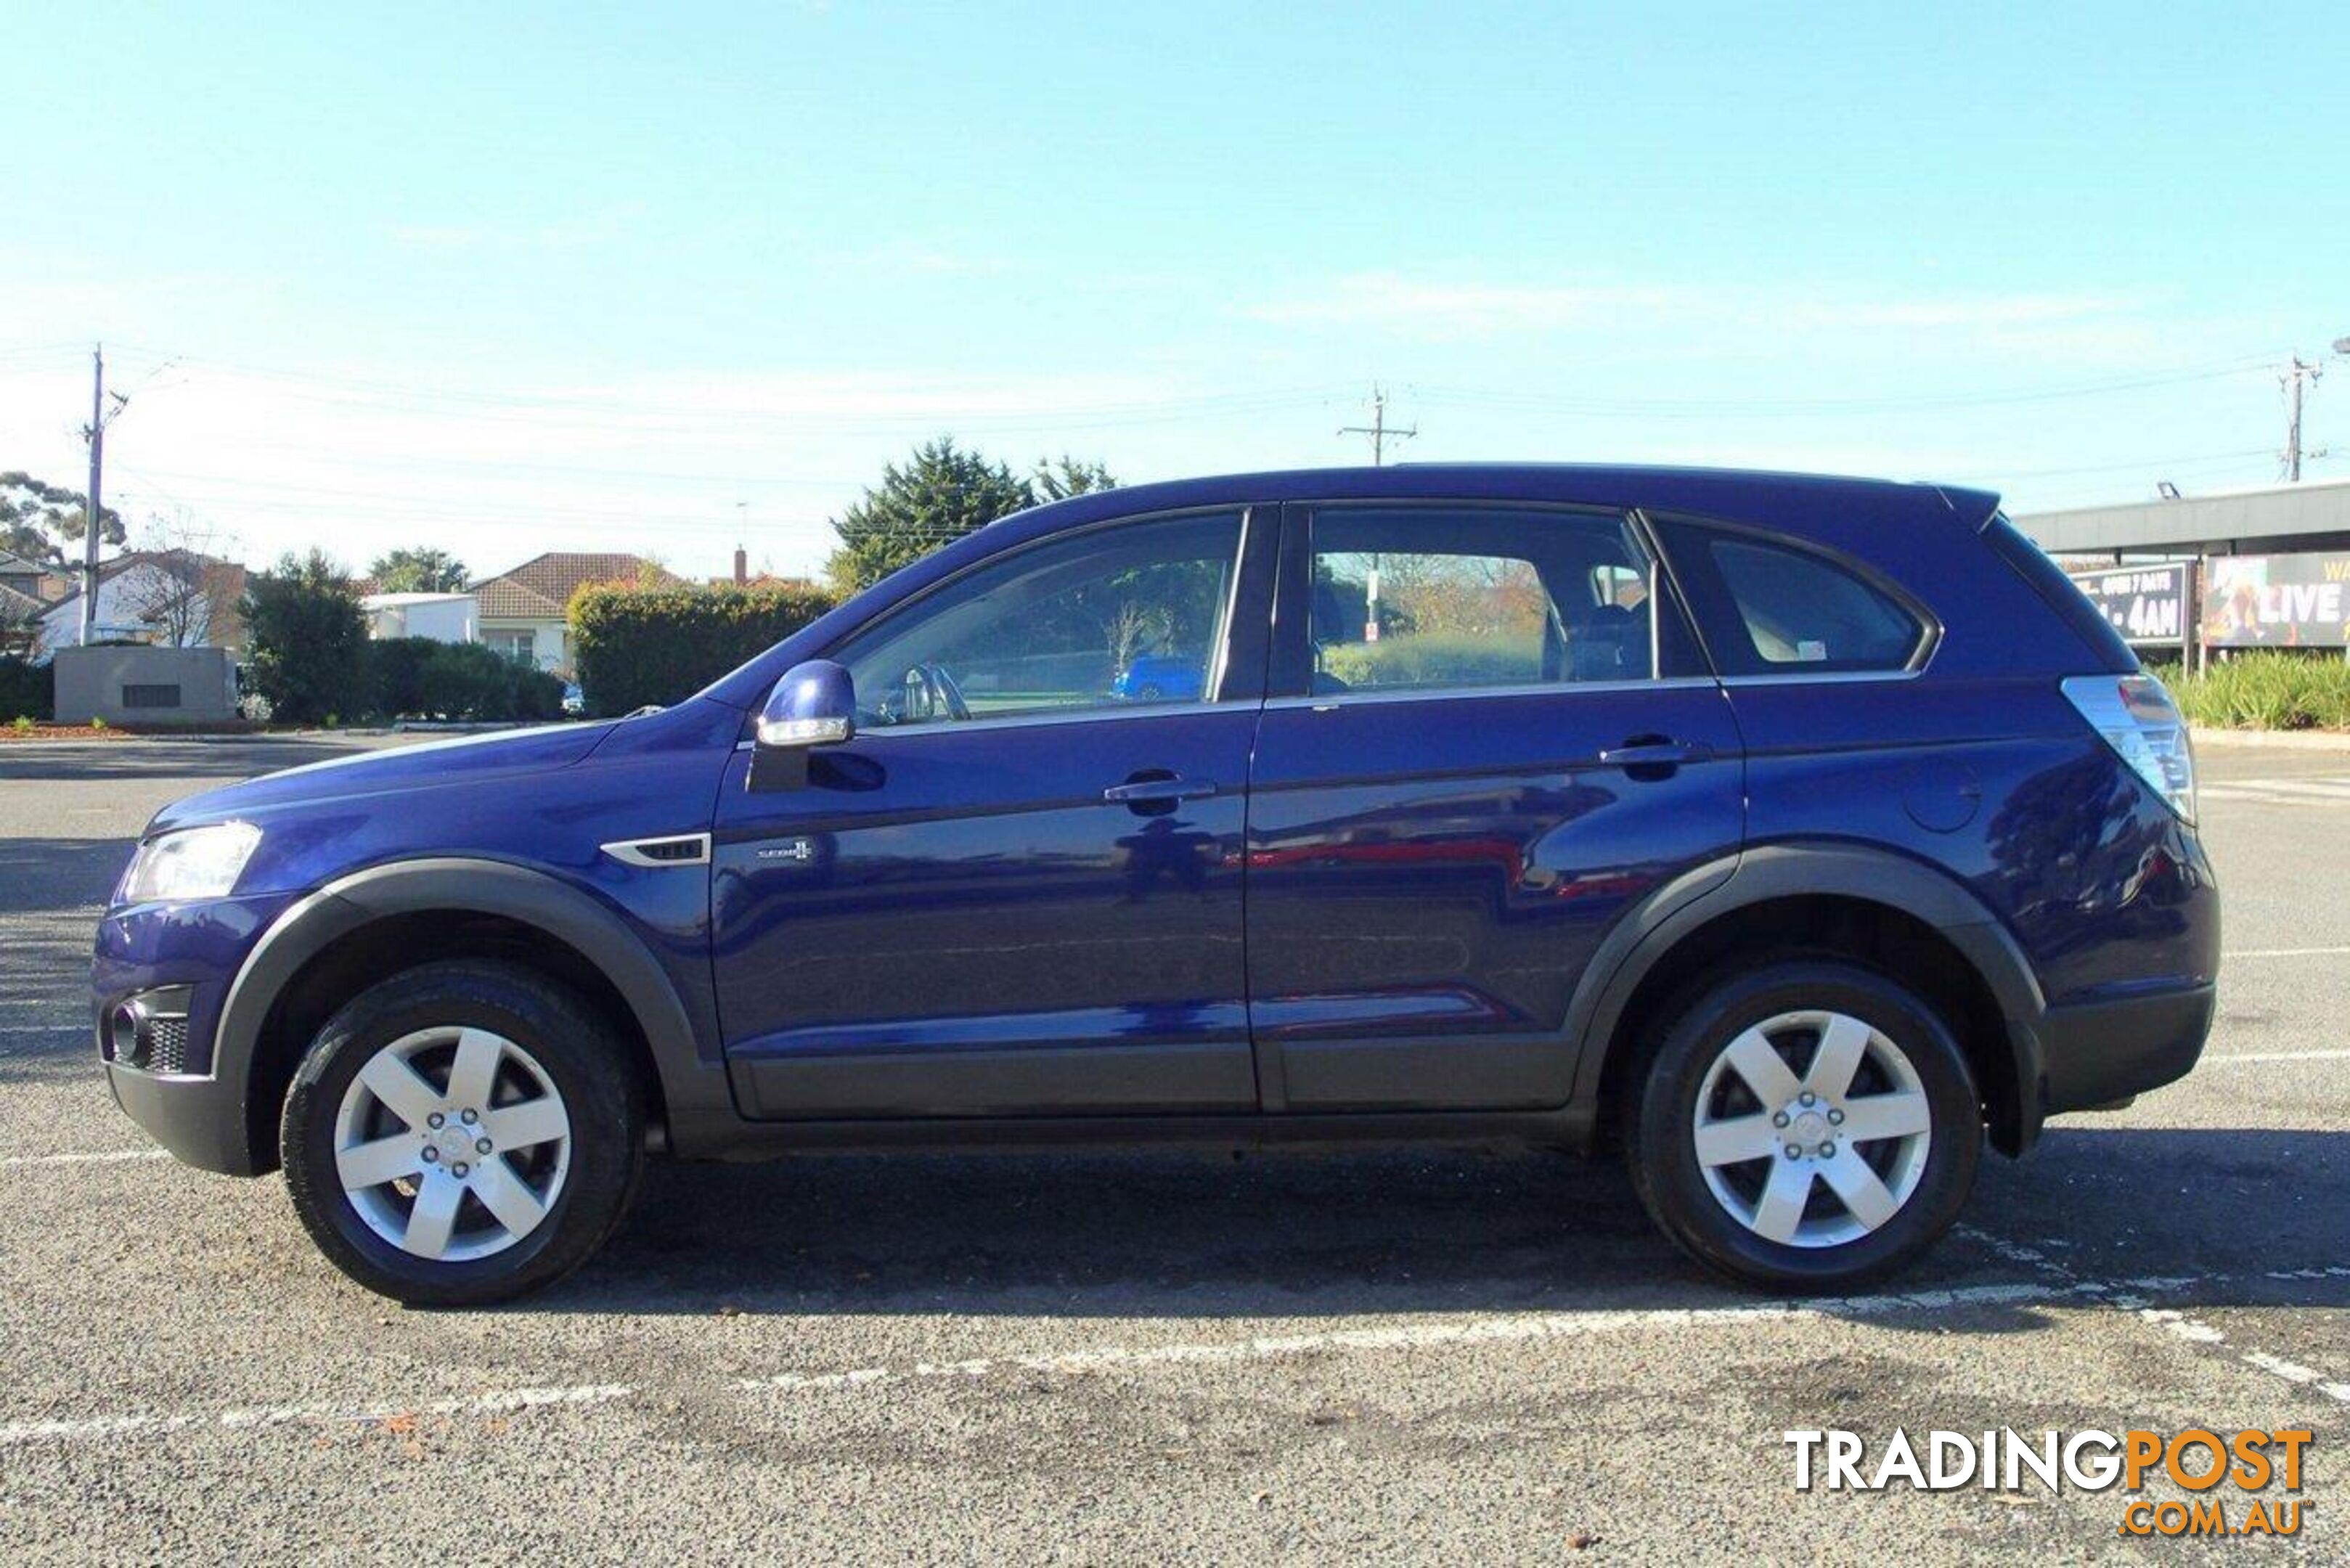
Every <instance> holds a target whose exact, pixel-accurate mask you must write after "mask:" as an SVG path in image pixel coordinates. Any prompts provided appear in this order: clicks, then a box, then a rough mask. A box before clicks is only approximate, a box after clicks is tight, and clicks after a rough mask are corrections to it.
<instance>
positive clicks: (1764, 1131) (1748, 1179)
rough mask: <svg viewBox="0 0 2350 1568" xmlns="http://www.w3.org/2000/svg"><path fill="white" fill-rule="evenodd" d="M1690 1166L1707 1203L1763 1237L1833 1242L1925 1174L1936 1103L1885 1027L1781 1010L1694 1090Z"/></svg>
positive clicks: (1855, 1233)
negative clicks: (1694, 1165) (1693, 1161)
mask: <svg viewBox="0 0 2350 1568" xmlns="http://www.w3.org/2000/svg"><path fill="white" fill-rule="evenodd" d="M1696 1132H1697V1162H1698V1166H1699V1168H1700V1169H1701V1170H1702V1171H1703V1172H1704V1174H1705V1184H1706V1186H1707V1188H1708V1189H1711V1192H1712V1193H1713V1197H1714V1201H1715V1202H1717V1203H1719V1204H1721V1207H1722V1209H1723V1210H1725V1211H1726V1212H1727V1213H1729V1214H1730V1216H1731V1218H1732V1219H1734V1220H1737V1221H1738V1222H1739V1223H1740V1224H1742V1225H1743V1226H1745V1227H1746V1229H1748V1230H1749V1231H1753V1232H1754V1233H1755V1234H1756V1235H1758V1236H1760V1237H1762V1238H1763V1240H1765V1241H1777V1242H1780V1243H1782V1244H1783V1245H1785V1246H1790V1247H1837V1246H1842V1245H1843V1244H1845V1243H1846V1242H1847V1241H1858V1240H1859V1239H1860V1238H1861V1237H1863V1236H1866V1235H1868V1234H1869V1233H1870V1232H1871V1231H1876V1230H1877V1228H1878V1227H1879V1226H1881V1225H1883V1224H1884V1223H1885V1222H1886V1221H1887V1220H1890V1219H1892V1218H1893V1216H1894V1215H1896V1214H1898V1213H1899V1212H1900V1210H1901V1206H1902V1205H1903V1204H1905V1203H1907V1202H1908V1200H1909V1197H1910V1195H1911V1194H1912V1193H1914V1192H1916V1191H1917V1190H1918V1180H1919V1179H1921V1178H1922V1177H1923V1176H1924V1175H1925V1173H1926V1155H1927V1151H1928V1149H1929V1147H1931V1145H1932V1142H1933V1116H1932V1107H1931V1106H1929V1105H1928V1103H1927V1100H1926V1089H1925V1085H1924V1084H1923V1083H1921V1082H1920V1081H1919V1079H1918V1069H1917V1068H1916V1066H1914V1065H1913V1064H1911V1063H1910V1060H1909V1058H1908V1055H1906V1054H1904V1053H1903V1052H1902V1050H1901V1047H1900V1046H1898V1045H1897V1044H1894V1043H1893V1042H1892V1041H1891V1040H1890V1039H1888V1038H1887V1036H1886V1035H1885V1034H1884V1033H1883V1032H1881V1031H1879V1030H1877V1029H1875V1028H1872V1027H1870V1025H1868V1024H1867V1023H1864V1022H1863V1021H1862V1020H1860V1019H1857V1018H1854V1017H1852V1016H1851V1015H1849V1014H1847V1013H1842V1012H1828V1011H1825V1010H1806V1011H1804V1012H1783V1013H1781V1014H1779V1015H1778V1016H1777V1017H1775V1018H1770V1019H1765V1020H1764V1021H1763V1022H1762V1023H1757V1024H1755V1025H1754V1026H1753V1027H1752V1028H1751V1029H1748V1030H1745V1031H1744V1032H1742V1033H1740V1034H1739V1035H1738V1036H1737V1037H1736V1038H1735V1039H1733V1040H1731V1042H1730V1044H1727V1045H1724V1046H1723V1047H1722V1048H1721V1054H1719V1055H1717V1056H1716V1057H1715V1058H1714V1061H1713V1065H1712V1066H1711V1068H1709V1069H1708V1070H1707V1072H1706V1075H1705V1082H1704V1083H1703V1084H1702V1085H1700V1087H1699V1089H1698V1096H1697V1113H1696Z"/></svg>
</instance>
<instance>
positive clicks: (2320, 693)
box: [2162, 653, 2350, 730]
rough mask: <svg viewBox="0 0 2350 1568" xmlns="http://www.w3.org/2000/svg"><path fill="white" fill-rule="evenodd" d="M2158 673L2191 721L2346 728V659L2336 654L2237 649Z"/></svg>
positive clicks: (2349, 675)
mask: <svg viewBox="0 0 2350 1568" xmlns="http://www.w3.org/2000/svg"><path fill="white" fill-rule="evenodd" d="M2162 678H2163V681H2164V683H2165V684H2166V685H2168V687H2169V688H2170V694H2171V696H2172V697H2174V698H2176V699H2177V700H2178V707H2179V710H2180V711H2182V712H2184V713H2185V714H2186V715H2187V717H2188V719H2189V722H2193V723H2197V724H2202V725H2206V726H2209V727H2210V728H2212V729H2215V730H2350V663H2345V662H2344V661H2343V659H2342V658H2341V657H2340V656H2339V655H2331V656H2322V657H2317V658H2308V657H2303V656H2300V655H2296V654H2291V653H2240V654H2238V655H2237V656H2236V657H2235V658H2233V659H2228V660H2226V661H2225V662H2224V663H2223V662H2221V661H2220V660H2219V659H2213V660H2212V661H2211V664H2210V667H2209V668H2208V669H2206V670H2204V671H2203V672H2202V673H2201V674H2199V675H2182V674H2180V673H2179V672H2178V670H2177V669H2176V668H2175V667H2174V668H2173V669H2171V670H2165V671H2163V672H2162Z"/></svg>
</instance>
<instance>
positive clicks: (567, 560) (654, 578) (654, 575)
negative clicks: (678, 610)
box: [469, 550, 678, 677]
mask: <svg viewBox="0 0 2350 1568" xmlns="http://www.w3.org/2000/svg"><path fill="white" fill-rule="evenodd" d="M677 580H678V579H677V578H675V577H673V576H671V575H670V574H669V573H668V572H666V571H664V570H662V569H661V568H660V566H656V565H654V564H653V563H652V562H650V561H648V560H646V559H645V558H644V557H643V556H629V555H618V554H612V555H607V554H593V553H577V552H571V551H563V550H550V551H548V552H547V553H546V555H544V556H536V557H534V558H532V559H530V560H527V561H525V562H524V563H523V564H522V565H521V566H516V567H515V569H514V570H513V571H511V572H505V573H502V574H501V575H499V576H494V577H484V578H483V579H482V580H481V581H480V582H477V583H475V584H474V585H473V587H472V588H471V589H470V590H469V591H470V592H471V593H472V595H473V639H474V640H475V641H476V642H484V643H487V644H488V645H489V646H490V647H492V648H494V649H497V650H498V651H499V652H500V653H503V654H504V655H505V656H506V657H507V658H509V659H514V660H515V661H516V662H518V663H523V664H529V665H534V666H536V668H538V669H540V670H553V671H554V672H555V673H556V674H557V675H562V676H566V677H568V676H569V675H570V673H571V632H570V628H569V627H568V625H567V622H566V619H565V616H566V613H567V611H568V609H569V608H570V605H571V596H572V595H573V594H574V593H577V591H578V590H579V589H580V588H582V587H586V586H587V584H589V583H648V584H653V583H672V582H676V581H677Z"/></svg>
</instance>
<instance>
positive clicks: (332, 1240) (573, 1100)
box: [280, 962, 644, 1306]
mask: <svg viewBox="0 0 2350 1568" xmlns="http://www.w3.org/2000/svg"><path fill="white" fill-rule="evenodd" d="M643 1126H644V1112H643V1105H642V1096H641V1093H640V1091H639V1089H638V1087H637V1085H636V1082H635V1077H634V1075H633V1074H632V1073H631V1072H630V1071H629V1066H628V1057H627V1056H626V1055H625V1054H624V1052H623V1047H622V1045H621V1044H620V1042H619V1041H618V1040H617V1039H615V1038H614V1037H613V1035H612V1032H611V1031H610V1029H609V1028H608V1027H607V1026H606V1025H605V1024H603V1023H601V1022H600V1021H598V1019H597V1018H596V1017H595V1016H594V1014H593V1012H591V1011H590V1009H589V1008H588V1007H587V1004H586V1003H585V1002H582V1001H581V1000H580V999H579V998H578V997H577V995H575V994H574V993H572V992H569V991H567V990H566V989H565V988H563V987H561V986H559V985H556V984H555V983H553V982H551V981H547V980H546V979H545V978H544V977H542V976H540V975H538V974H536V973H534V972H532V971H528V970H525V969H520V968H516V967H514V966H510V965H505V964H497V963H482V962H452V963H435V964H428V965H425V966H423V967H421V968H418V969H414V970H411V971H407V972H406V973H403V974H400V975H397V976H395V977H393V978H392V979H390V980H388V981H383V982H382V983H380V984H379V985H376V986H374V987H372V988H370V989H369V990H368V991H366V992H362V993H360V995H359V996H358V997H357V998H356V999H354V1000H353V1001H352V1002H350V1003H349V1004H348V1005H347V1006H346V1007H344V1008H343V1009H342V1011H341V1012H338V1013H336V1014H335V1016H334V1017H333V1018H332V1019H330V1020H329V1021H328V1023H327V1026H326V1027H325V1028H324V1029H322V1030H321V1031H319V1033H318V1036H317V1040H316V1041H315V1042H314V1043H313V1044H312V1045H311V1047H310V1050H309V1053H308V1054H307V1055H306V1056H305V1057H304V1058H303V1061H302V1064H301V1066H300V1068H299V1070H298V1071H297V1072H296V1075H295V1078H294V1084H293V1087H292V1089H291V1091H290V1092H289V1093H288V1095H287V1096H286V1106H285V1115H284V1118H283V1122H282V1125H281V1128H280V1131H281V1138H282V1151H283V1156H284V1160H285V1168H286V1189H287V1191H288V1193H289V1194H290V1195H291V1196H292V1198H293V1199H294V1207H295V1210H296V1212H297V1213H298V1214H299V1215H300V1216H301V1219H302V1222H303V1224H304V1226H305V1227H306V1228H307V1230H308V1231H309V1232H310V1234H311V1236H312V1238H313V1239H314V1240H315V1241H317V1243H318V1246H319V1249H320V1250H321V1251H324V1252H325V1253H326V1254H327V1257H328V1260H329V1261H331V1262H333V1263H334V1264H335V1265H336V1267H338V1268H339V1269H341V1270H342V1271H343V1272H345V1273H346V1274H348V1275H349V1276H350V1277H351V1278H352V1279H354V1280H356V1281H358V1282H359V1283H360V1284H363V1285H365V1286H367V1287H368V1288H369V1290H372V1291H376V1292H379V1293H382V1294H384V1295H388V1296H392V1297H395V1298H397V1299H399V1300H400V1301H402V1302H406V1303H411V1304H412V1305H420V1306H473V1305H481V1304H484V1303H490V1302H495V1301H502V1300H504V1299H506V1298H508V1297H512V1296H516V1295H520V1294H522V1293H525V1292H528V1291H532V1290H536V1289H538V1288H539V1287H541V1286H543V1285H546V1284H547V1283H549V1282H553V1281H554V1280H556V1279H558V1278H560V1277H561V1276H563V1275H564V1274H567V1273H568V1272H571V1270H573V1269H575V1268H577V1266H578V1265H579V1264H580V1263H582V1262H586V1261H587V1258H588V1257H589V1256H590V1255H591V1254H593V1253H594V1252H595V1251H596V1250H597V1249H598V1247H600V1246H601V1245H602V1244H603V1242H604V1240H605V1238H606V1237H608V1235H609V1234H610V1233H611V1231H613V1229H614V1228H615V1227H616V1226H617V1225H618V1224H619V1220H620V1218H621V1216H622V1215H623V1213H624V1212H625V1211H626V1210H627V1207H628V1201H629V1196H630V1194H631V1192H632V1191H633V1189H634V1188H635V1185H636V1179H637V1175H638V1171H639V1167H640V1165H641V1163H642V1152H641V1151H642V1147H643V1142H644V1138H643Z"/></svg>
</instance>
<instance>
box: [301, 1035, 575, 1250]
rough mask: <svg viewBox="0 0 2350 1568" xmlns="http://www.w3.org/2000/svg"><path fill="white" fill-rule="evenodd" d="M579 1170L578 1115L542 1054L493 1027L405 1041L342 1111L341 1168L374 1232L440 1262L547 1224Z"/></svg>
mask: <svg viewBox="0 0 2350 1568" xmlns="http://www.w3.org/2000/svg"><path fill="white" fill-rule="evenodd" d="M570 1167H571V1116H570V1114H569V1113H568V1112H567V1111H566V1110H565V1109H564V1106H563V1096H561V1095H560V1094H559V1093H557V1092H556V1087H555V1081H554V1080H553V1079H552V1078H549V1077H548V1076H547V1075H546V1069H545V1068H544V1067H542V1066H540V1065H539V1064H538V1062H537V1061H536V1058H534V1057H533V1056H532V1055H531V1054H530V1053H529V1052H527V1051H525V1050H524V1049H523V1048H522V1047H521V1046H519V1045H517V1044H515V1043H514V1042H513V1041H511V1040H508V1039H506V1038H505V1037H504V1035H501V1034H498V1033H494V1032H492V1031H490V1030H487V1029H474V1028H468V1027H463V1026H460V1025H457V1024H450V1025H448V1026H446V1027H443V1028H437V1029H424V1030H419V1031H418V1032H417V1033H413V1034H406V1035H402V1036H401V1037H400V1039H398V1040H395V1041H393V1042H392V1043H391V1044H389V1045H386V1046H384V1047H383V1048H382V1049H381V1050H380V1051H378V1052H377V1053H376V1054H374V1055H373V1056H371V1057H369V1059H368V1063H367V1065H366V1066H364V1067H361V1068H360V1069H359V1076H357V1077H355V1078H353V1079H352V1080H351V1084H350V1087H349V1088H348V1089H345V1090H344V1091H343V1103H342V1106H341V1107H340V1109H338V1111H337V1113H336V1115H335V1169H336V1172H337V1174H338V1175H339V1176H340V1177H341V1179H342V1184H343V1195H344V1196H345V1197H346V1198H347V1199H349V1201H350V1205H351V1208H352V1209H353V1210H354V1211H356V1212H357V1213H358V1215H359V1218H360V1220H363V1221H365V1222H366V1224H367V1227H368V1229H369V1230H370V1231H374V1232H375V1233H376V1234H377V1235H379V1236H380V1237H382V1238H383V1239H384V1240H385V1241H389V1242H390V1243H391V1244H392V1245H393V1246H395V1247H398V1248H400V1250H401V1251H406V1252H411V1253H413V1254H415V1255H416V1256H417V1257H420V1258H430V1259H432V1260H434V1261H436V1262H452V1263H453V1262H466V1261H468V1260H470V1259H474V1258H486V1257H489V1256H490V1255H491V1254H493V1253H495V1252H502V1251H505V1250H506V1249H507V1248H508V1247H511V1246H513V1245H514V1244H515V1242H517V1241H521V1240H522V1239H523V1238H524V1237H525V1236H527V1235H529V1234H530V1233H531V1232H532V1231H536V1229H538V1227H539V1224H540V1222H541V1221H542V1220H545V1219H546V1215H547V1212H548V1210H551V1209H552V1208H553V1207H554V1206H555V1200H556V1197H557V1196H559V1195H560V1194H561V1192H562V1190H563V1179H564V1177H565V1176H566V1175H567V1173H568V1172H569V1170H570Z"/></svg>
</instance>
